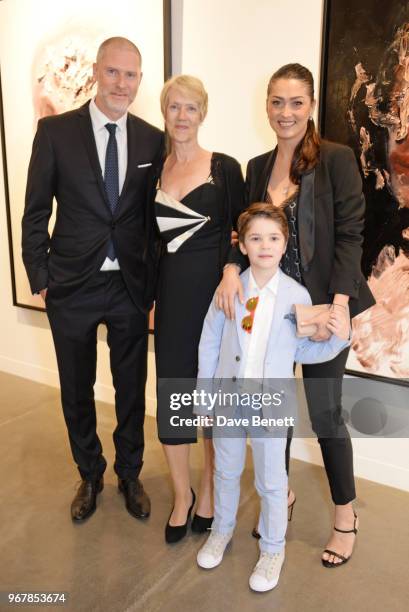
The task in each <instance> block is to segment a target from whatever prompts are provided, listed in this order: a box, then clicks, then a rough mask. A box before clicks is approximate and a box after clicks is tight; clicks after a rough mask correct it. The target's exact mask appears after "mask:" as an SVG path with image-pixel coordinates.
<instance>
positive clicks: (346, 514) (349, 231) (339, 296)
mask: <svg viewBox="0 0 409 612" xmlns="http://www.w3.org/2000/svg"><path fill="white" fill-rule="evenodd" d="M266 106H267V115H268V119H269V122H270V125H271V127H272V129H273V130H274V132H275V135H276V137H277V146H276V148H275V149H274V150H272V151H270V152H268V153H265V154H263V155H260V156H259V157H256V158H254V159H252V160H250V162H249V164H248V167H247V178H246V186H247V201H248V202H249V203H250V202H257V201H262V200H264V201H269V202H271V203H272V204H273V205H274V206H279V207H282V208H283V209H284V210H285V212H286V214H287V218H288V222H289V226H290V228H291V233H290V240H289V242H288V247H287V252H286V254H285V257H284V258H283V259H282V264H281V265H282V267H283V270H284V272H286V274H289V275H290V276H292V277H293V278H294V279H295V280H297V281H298V282H300V283H303V284H304V285H305V286H306V287H307V289H308V291H309V292H310V294H311V297H312V300H313V303H314V304H322V303H330V304H331V308H337V309H339V310H341V311H342V312H343V313H344V314H345V317H347V316H348V313H349V312H350V313H351V316H355V315H357V314H358V313H360V312H362V311H363V310H365V309H367V308H369V307H370V306H372V305H373V303H374V300H373V297H372V295H371V293H370V291H369V289H368V287H367V284H366V282H365V279H364V278H363V275H362V273H361V268H360V264H361V244H362V230H363V225H364V211H365V203H364V198H363V195H362V183H361V177H360V175H359V172H358V167H357V163H356V160H355V158H354V154H353V152H352V151H351V149H349V148H348V147H345V146H342V145H339V144H335V143H330V142H325V141H322V140H321V139H320V138H319V135H318V133H317V131H316V129H315V126H314V121H313V118H312V114H313V112H314V108H315V100H314V83H313V77H312V74H311V72H310V71H309V70H308V69H307V68H304V67H303V66H301V65H300V64H288V65H286V66H283V67H282V68H280V69H279V70H278V71H277V72H275V73H274V74H273V76H272V77H271V79H270V81H269V84H268V90H267V102H266ZM237 292H238V293H239V294H240V296H241V293H242V289H241V286H240V281H239V279H238V272H237V269H236V266H234V265H232V266H228V267H227V268H226V270H225V275H224V279H223V282H222V284H221V285H220V287H219V290H218V301H219V306H220V307H222V308H224V310H225V312H226V314H227V316H230V317H233V316H234V312H233V299H234V295H236V293H237ZM329 315H330V311H327V312H324V313H323V314H321V315H319V316H318V317H316V319H315V323H316V324H317V326H318V331H317V333H316V334H315V335H314V336H313V337H312V338H313V340H316V341H320V340H324V339H326V338H327V337H329V334H330V332H329V331H328V329H327V323H328V319H329ZM347 357H348V349H346V350H344V351H343V352H342V353H341V354H340V355H338V357H336V358H335V359H333V360H332V361H330V362H327V363H323V364H317V365H307V366H303V377H304V386H305V391H306V397H307V402H308V408H309V412H310V417H311V421H312V425H313V429H314V431H315V432H316V433H317V435H318V441H319V444H320V446H321V451H322V456H323V460H324V465H325V469H326V473H327V477H328V481H329V485H330V490H331V496H332V500H333V502H334V504H335V517H334V531H333V533H332V535H331V537H330V540H329V542H328V544H327V547H326V549H325V551H324V552H323V555H322V563H323V565H324V566H325V567H331V568H333V567H336V566H339V565H341V564H342V563H345V562H346V561H347V560H348V559H349V557H350V556H351V554H352V550H353V545H354V539H355V535H356V532H357V526H358V520H357V517H356V515H355V513H354V510H353V507H352V500H353V499H354V498H355V485H354V474H353V461H352V445H351V440H350V436H349V433H348V430H347V429H346V427H345V424H344V422H343V420H342V416H341V409H342V407H341V386H342V376H343V373H344V370H345V364H346V360H347ZM320 379H321V383H320ZM322 379H326V383H325V384H324V383H323V382H322ZM288 448H289V445H288ZM287 465H288V454H287ZM290 498H291V499H292V500H293V499H294V494H293V493H292V491H289V499H290Z"/></svg>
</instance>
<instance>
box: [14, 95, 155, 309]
mask: <svg viewBox="0 0 409 612" xmlns="http://www.w3.org/2000/svg"><path fill="white" fill-rule="evenodd" d="M88 105H89V103H87V104H85V105H84V106H82V107H81V108H79V109H77V110H73V111H70V112H68V113H64V114H62V115H56V116H51V117H46V118H44V119H41V120H40V121H39V122H38V129H37V133H36V136H35V138H34V143H33V150H32V155H31V160H30V166H29V170H28V179H27V191H26V203H25V211H24V216H23V222H22V225H23V228H22V229H23V233H22V246H23V261H24V265H25V267H26V270H27V274H28V278H29V281H30V286H31V290H32V291H33V293H34V292H38V291H39V290H40V289H44V288H45V287H47V288H48V292H49V293H48V295H49V296H50V298H52V300H53V302H54V303H57V302H58V303H60V304H61V303H62V302H63V301H64V300H65V299H67V298H68V297H70V296H72V295H73V294H75V293H76V292H78V291H79V290H80V289H81V287H83V286H84V285H85V284H86V283H87V282H89V281H90V280H91V279H92V277H93V276H94V275H95V273H96V272H98V270H99V269H100V268H101V266H102V263H103V262H104V260H105V257H106V254H107V249H108V243H109V239H110V238H112V240H113V243H114V246H115V252H116V255H117V257H118V261H119V265H120V267H121V271H122V274H123V277H124V280H125V283H126V285H127V288H128V290H129V292H130V295H131V296H132V299H133V301H134V302H135V304H136V305H137V306H139V307H140V308H142V309H144V310H145V309H146V308H148V307H149V305H150V304H149V296H150V295H151V293H152V291H151V287H150V284H151V282H152V276H153V272H151V270H150V265H149V261H150V258H149V256H148V250H149V245H148V241H147V236H148V224H149V220H148V211H147V206H148V202H149V198H151V197H152V189H153V187H154V186H153V180H152V172H151V167H150V166H149V165H147V166H145V167H141V166H143V165H144V164H151V163H153V164H155V163H156V158H157V157H158V156H160V155H161V154H162V149H163V133H162V132H161V131H160V130H158V129H157V128H155V127H153V126H152V125H150V124H148V123H146V122H145V121H143V120H142V119H139V118H138V117H135V116H134V115H131V114H128V118H127V141H128V164H127V172H126V178H125V182H124V185H123V188H122V192H121V195H120V198H119V203H118V206H117V208H116V210H115V213H114V215H112V213H111V210H110V208H109V202H108V199H107V196H106V192H105V186H104V182H103V175H102V171H101V167H100V164H99V160H98V153H97V148H96V144H95V138H94V133H93V129H92V123H91V117H90V114H89V109H88ZM54 197H55V199H56V201H57V210H56V222H55V227H54V231H53V234H52V236H51V238H50V236H49V233H48V222H49V218H50V215H51V212H52V203H53V198H54Z"/></svg>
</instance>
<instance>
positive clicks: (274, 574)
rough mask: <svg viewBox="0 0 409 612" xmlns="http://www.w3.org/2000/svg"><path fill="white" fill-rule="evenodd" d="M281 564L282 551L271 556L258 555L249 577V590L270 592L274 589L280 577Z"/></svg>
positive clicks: (282, 559) (265, 554) (282, 560)
mask: <svg viewBox="0 0 409 612" xmlns="http://www.w3.org/2000/svg"><path fill="white" fill-rule="evenodd" d="M283 563H284V551H281V552H279V553H273V554H269V553H266V552H262V553H260V557H259V560H258V561H257V564H256V567H255V568H254V570H253V573H252V574H251V576H250V580H249V584H250V588H251V589H253V591H270V590H271V589H274V587H275V586H276V585H277V582H278V579H279V577H280V571H281V567H282V565H283Z"/></svg>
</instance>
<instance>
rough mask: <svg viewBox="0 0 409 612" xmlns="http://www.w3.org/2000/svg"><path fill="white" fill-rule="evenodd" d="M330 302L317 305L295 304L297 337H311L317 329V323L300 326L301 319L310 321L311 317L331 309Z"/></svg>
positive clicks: (306, 321) (305, 321)
mask: <svg viewBox="0 0 409 612" xmlns="http://www.w3.org/2000/svg"><path fill="white" fill-rule="evenodd" d="M329 308H330V304H316V305H315V306H307V305H306V304H294V312H295V318H296V325H297V332H296V333H297V338H309V337H310V336H313V335H314V334H315V332H316V331H317V325H316V324H315V323H311V324H310V325H303V326H302V327H300V324H299V323H300V321H302V322H303V323H308V321H309V320H310V319H313V318H314V317H316V316H317V315H318V314H319V313H320V312H325V311H326V310H329Z"/></svg>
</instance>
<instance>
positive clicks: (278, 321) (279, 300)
mask: <svg viewBox="0 0 409 612" xmlns="http://www.w3.org/2000/svg"><path fill="white" fill-rule="evenodd" d="M278 273H279V275H280V276H279V280H278V288H277V297H276V302H275V306H274V313H273V320H272V321H271V328H270V336H269V340H268V344H267V351H266V356H267V355H269V354H270V352H274V350H275V346H276V344H277V339H278V335H279V333H280V330H281V326H282V325H283V321H284V316H285V315H286V314H288V309H289V293H290V292H291V283H289V282H288V281H287V276H286V275H285V274H284V273H283V272H282V271H281V270H280V268H279V269H278Z"/></svg>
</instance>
